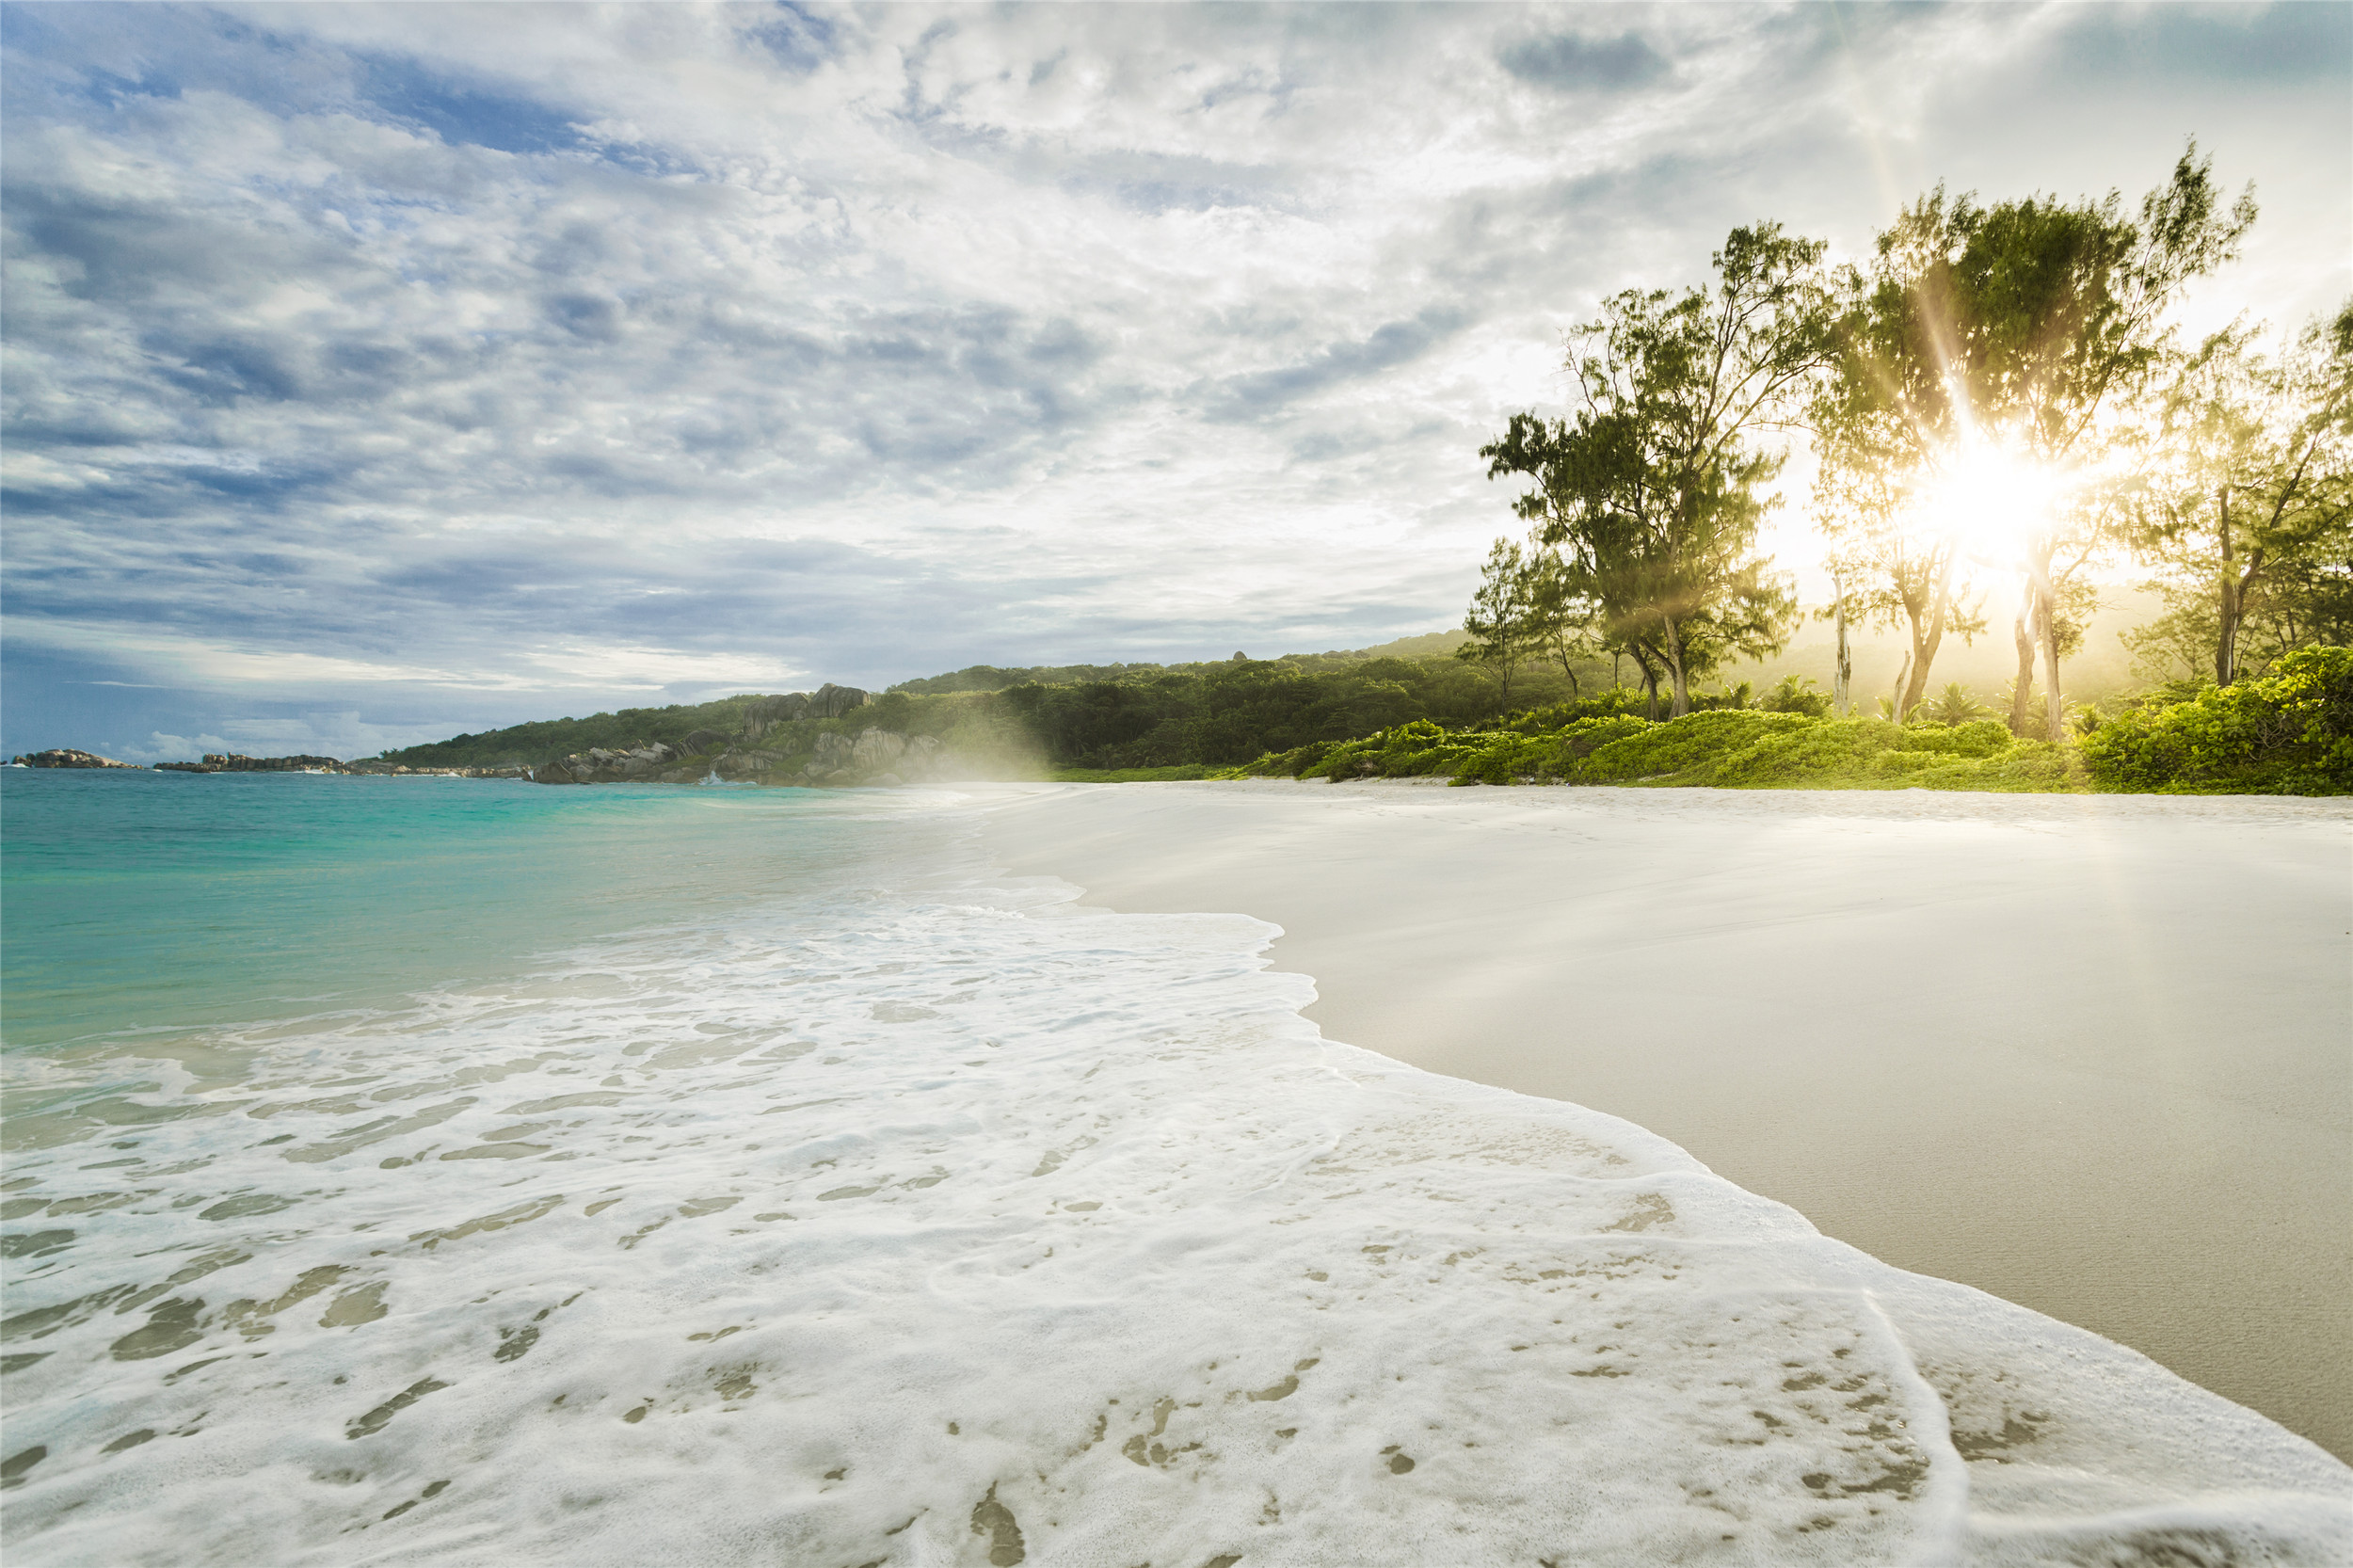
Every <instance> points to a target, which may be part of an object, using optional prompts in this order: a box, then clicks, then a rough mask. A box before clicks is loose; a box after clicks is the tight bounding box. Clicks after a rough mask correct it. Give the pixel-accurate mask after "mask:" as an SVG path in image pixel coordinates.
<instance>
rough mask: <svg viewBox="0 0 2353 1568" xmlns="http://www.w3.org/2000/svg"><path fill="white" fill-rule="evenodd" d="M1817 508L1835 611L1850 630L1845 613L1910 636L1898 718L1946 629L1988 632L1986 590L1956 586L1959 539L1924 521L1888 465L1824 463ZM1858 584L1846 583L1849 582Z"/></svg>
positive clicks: (1923, 681) (1913, 700)
mask: <svg viewBox="0 0 2353 1568" xmlns="http://www.w3.org/2000/svg"><path fill="white" fill-rule="evenodd" d="M1815 515H1816V518H1817V523H1818V525H1819V526H1820V528H1821V530H1822V532H1823V534H1824V535H1825V536H1827V538H1828V540H1829V544H1830V551H1829V553H1828V558H1827V563H1826V564H1827V565H1828V567H1829V568H1830V571H1831V576H1832V579H1833V582H1835V583H1836V584H1839V594H1838V598H1837V600H1835V601H1834V602H1833V605H1832V607H1831V610H1832V614H1833V616H1836V617H1838V618H1839V620H1840V628H1839V630H1840V634H1841V635H1842V636H1843V635H1844V634H1845V622H1846V620H1847V619H1853V620H1859V621H1861V622H1862V623H1863V624H1864V625H1865V626H1891V627H1892V626H1900V627H1902V628H1903V629H1904V631H1905V632H1906V633H1907V634H1908V635H1909V637H1910V639H1911V641H1910V646H1909V648H1907V649H1906V651H1905V657H1904V671H1905V677H1904V680H1903V681H1902V683H1901V684H1899V685H1898V686H1897V689H1896V693H1895V696H1894V698H1893V709H1894V712H1895V717H1896V722H1897V723H1898V724H1900V723H1902V722H1903V719H1904V715H1905V714H1907V713H1909V712H1911V711H1912V710H1913V706H1914V705H1915V704H1917V703H1918V702H1919V701H1920V697H1921V694H1922V693H1923V692H1925V691H1926V690H1927V689H1928V683H1929V667H1930V666H1931V665H1932V664H1935V662H1936V655H1937V651H1938V649H1939V648H1941V647H1942V646H1943V645H1944V641H1945V634H1946V633H1947V632H1950V633H1953V634H1956V635H1958V636H1959V637H1960V638H1961V641H1962V642H1964V643H1969V642H1974V641H1975V640H1976V638H1977V635H1978V634H1979V633H1980V632H1984V631H1985V627H1986V623H1985V616H1983V615H1982V614H1981V613H1980V612H1981V610H1982V608H1983V606H1984V602H1985V601H1984V598H1983V596H1982V595H1980V596H1978V597H1977V598H1976V599H1974V600H1971V599H1968V598H1967V597H1966V596H1965V594H1961V593H1957V592H1956V588H1955V584H1954V577H1955V574H1956V572H1957V570H1958V568H1960V566H1961V560H1962V553H1963V552H1962V546H1961V539H1960V537H1959V536H1956V535H1955V534H1953V533H1952V532H1951V531H1949V530H1939V529H1937V528H1935V527H1933V526H1925V527H1924V526H1922V523H1921V519H1920V509H1919V508H1917V507H1915V506H1913V505H1911V504H1908V502H1907V500H1906V498H1904V497H1903V496H1901V495H1900V494H1899V493H1897V488H1896V486H1895V484H1894V483H1893V478H1892V476H1891V475H1890V474H1889V473H1888V472H1887V471H1886V470H1884V469H1875V468H1868V467H1859V466H1857V467H1848V466H1836V467H1833V466H1827V465H1826V466H1825V468H1824V470H1823V472H1822V474H1821V477H1820V479H1819V480H1818V481H1817V485H1816V488H1815ZM1849 583H1852V584H1855V586H1853V587H1852V588H1849V587H1847V586H1846V584H1849Z"/></svg>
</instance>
